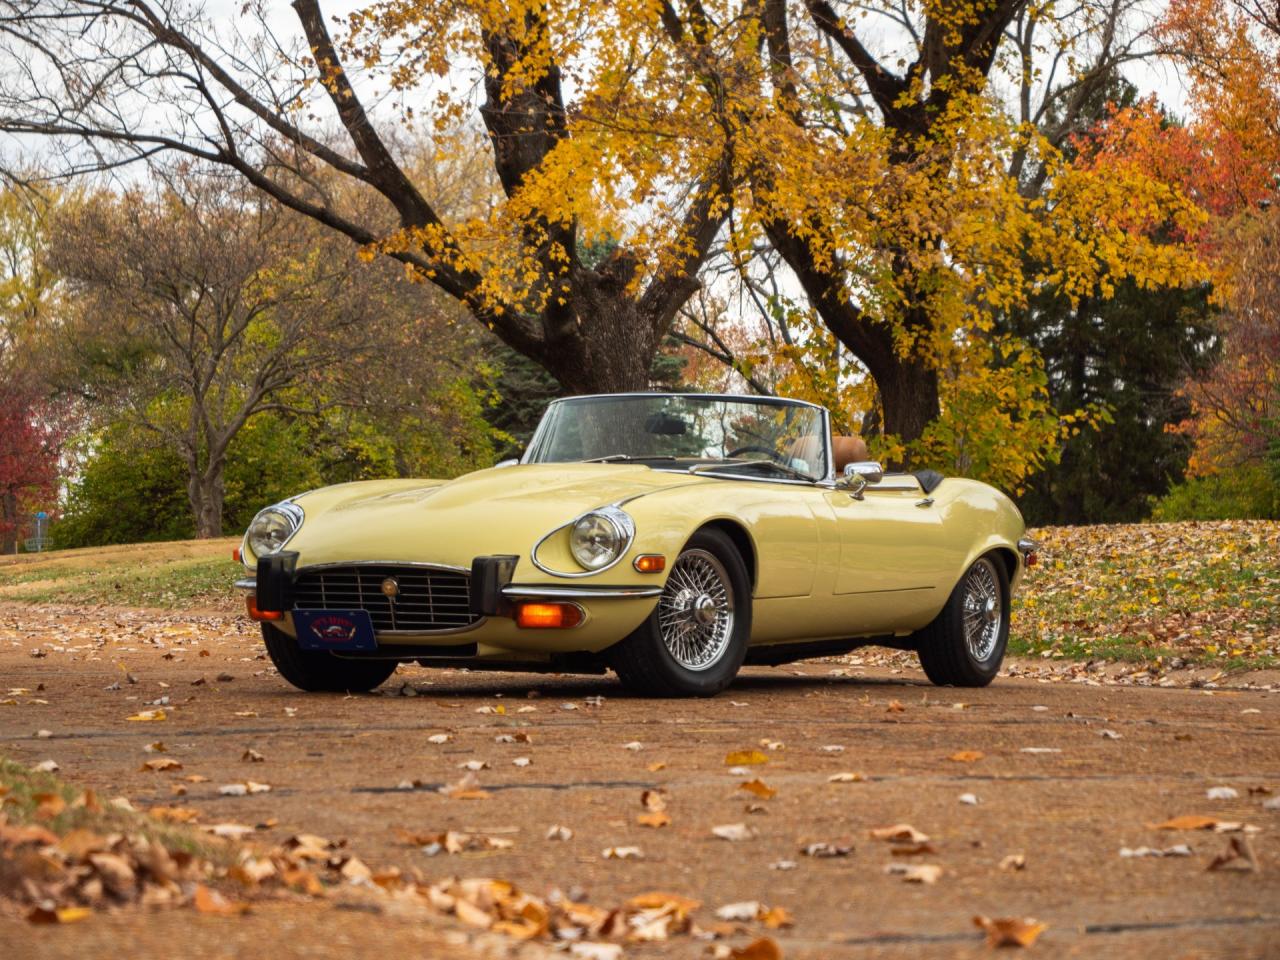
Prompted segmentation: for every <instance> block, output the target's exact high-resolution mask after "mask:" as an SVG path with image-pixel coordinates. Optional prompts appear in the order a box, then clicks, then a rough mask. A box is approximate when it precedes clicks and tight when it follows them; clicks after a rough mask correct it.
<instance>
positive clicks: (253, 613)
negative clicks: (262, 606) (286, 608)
mask: <svg viewBox="0 0 1280 960" xmlns="http://www.w3.org/2000/svg"><path fill="white" fill-rule="evenodd" d="M244 605H245V606H246V607H247V608H248V610H249V619H250V620H281V619H283V618H284V614H283V613H281V612H280V611H279V610H259V609H258V598H257V597H254V596H248V597H245V598H244Z"/></svg>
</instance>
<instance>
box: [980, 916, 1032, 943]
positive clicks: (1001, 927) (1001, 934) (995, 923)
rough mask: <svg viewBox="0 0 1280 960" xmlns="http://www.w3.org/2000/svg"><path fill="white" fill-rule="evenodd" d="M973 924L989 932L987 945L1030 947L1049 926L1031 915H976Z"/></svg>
mask: <svg viewBox="0 0 1280 960" xmlns="http://www.w3.org/2000/svg"><path fill="white" fill-rule="evenodd" d="M973 925H974V926H975V927H978V928H980V929H981V930H984V931H985V932H986V934H987V945H988V946H992V947H1029V946H1031V945H1032V944H1033V943H1035V942H1036V938H1037V937H1039V936H1040V934H1042V933H1044V932H1045V930H1046V929H1047V926H1046V925H1045V924H1043V923H1040V922H1039V921H1038V920H1035V919H1033V918H1031V917H1025V918H1022V919H1019V918H1017V917H996V918H994V919H993V918H991V917H982V916H978V917H974V918H973Z"/></svg>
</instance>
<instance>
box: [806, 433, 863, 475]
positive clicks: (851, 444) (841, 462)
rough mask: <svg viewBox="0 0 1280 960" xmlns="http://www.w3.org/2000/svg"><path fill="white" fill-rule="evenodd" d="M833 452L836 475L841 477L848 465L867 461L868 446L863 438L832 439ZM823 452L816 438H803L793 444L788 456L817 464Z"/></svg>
mask: <svg viewBox="0 0 1280 960" xmlns="http://www.w3.org/2000/svg"><path fill="white" fill-rule="evenodd" d="M831 450H832V454H833V455H834V458H835V461H836V462H835V473H836V476H839V475H840V471H841V470H843V469H844V467H845V464H847V463H857V462H859V461H861V460H866V459H867V445H866V443H865V442H864V441H863V439H862V438H861V437H832V438H831ZM820 453H821V450H820V449H819V447H818V440H817V438H816V437H802V438H800V439H799V440H796V441H795V442H794V443H792V444H791V449H790V450H788V451H787V456H789V457H794V458H795V459H797V460H804V461H805V462H807V463H810V464H816V462H817V460H818V456H819V454H820Z"/></svg>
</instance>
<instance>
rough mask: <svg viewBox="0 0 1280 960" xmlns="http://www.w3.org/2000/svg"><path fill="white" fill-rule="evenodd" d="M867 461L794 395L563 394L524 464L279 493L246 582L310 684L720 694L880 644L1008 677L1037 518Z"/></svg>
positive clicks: (286, 670)
mask: <svg viewBox="0 0 1280 960" xmlns="http://www.w3.org/2000/svg"><path fill="white" fill-rule="evenodd" d="M865 456H866V454H865V447H864V446H863V445H862V443H861V441H860V440H856V439H855V438H848V437H834V438H833V437H832V436H831V429H830V418H829V417H828V415H827V411H826V410H824V409H823V408H821V407H818V406H814V405H812V404H808V403H801V402H799V401H795V400H782V399H775V398H764V397H737V396H720V395H705V394H683V393H681V394H670V393H636V394H618V395H603V396H591V397H569V398H566V399H563V400H556V401H554V402H552V403H551V404H550V405H549V406H548V407H547V410H546V413H545V414H544V416H543V418H542V422H541V423H540V424H539V426H538V429H537V431H536V433H535V434H534V436H533V439H532V441H531V442H530V444H529V448H528V450H526V451H525V453H524V456H523V457H521V458H520V460H518V461H515V460H512V461H508V462H506V463H500V464H498V465H497V466H496V467H494V468H492V469H489V470H481V471H479V472H476V473H471V474H468V475H466V476H464V477H459V478H458V479H456V480H447V481H446V480H373V481H367V482H362V483H348V484H341V485H339V486H333V487H325V488H323V489H320V490H313V491H311V492H309V493H304V494H301V495H299V496H296V497H293V498H291V499H289V500H286V501H285V502H283V503H278V504H276V505H275V506H271V507H267V508H266V509H265V510H263V511H262V512H260V513H259V514H258V515H257V517H255V518H254V520H253V522H252V523H251V524H250V525H249V529H248V531H247V532H246V533H245V536H244V542H243V544H242V545H241V547H240V556H241V559H242V561H243V563H244V565H245V567H246V568H247V569H248V571H249V572H251V573H252V574H253V575H252V576H250V577H248V578H246V579H243V580H240V581H238V582H237V584H236V585H237V586H238V587H239V588H241V589H242V590H244V591H245V592H246V593H247V603H248V609H249V615H250V616H251V617H253V618H254V619H255V620H259V621H261V622H262V632H263V636H264V637H265V639H266V645H267V652H268V653H269V654H270V656H271V659H272V661H273V662H274V663H275V665H276V667H277V668H278V669H279V671H280V674H281V676H283V677H284V678H285V679H286V680H288V681H289V682H290V683H292V684H294V685H295V686H297V687H300V688H302V689H303V690H371V689H373V688H374V687H376V686H378V685H379V684H380V683H382V682H383V681H384V680H386V679H387V678H388V677H389V676H390V675H391V673H392V672H393V671H394V670H395V667H396V664H397V663H398V662H402V661H417V662H418V663H421V664H423V665H426V666H432V665H439V666H466V667H470V668H472V669H482V668H489V669H500V670H537V671H555V672H582V673H603V672H604V671H605V670H606V669H607V668H612V669H613V670H614V671H615V672H616V673H617V674H618V676H619V677H620V678H621V679H622V680H623V682H624V683H625V684H627V685H628V686H629V687H632V688H634V689H635V690H637V691H641V692H644V693H650V694H657V695H666V696H673V695H711V694H715V693H717V692H719V691H720V690H723V689H724V688H725V687H726V686H728V685H729V683H730V682H731V681H732V680H733V678H734V675H735V674H737V672H738V669H739V668H740V667H741V666H742V665H743V664H744V663H753V664H780V663H788V662H790V661H793V660H799V659H803V658H806V657H814V656H824V655H830V654H839V653H845V652H847V651H849V650H852V649H854V648H855V647H859V646H864V645H867V644H879V645H883V646H889V647H897V648H899V649H910V650H916V651H918V652H919V655H920V662H921V664H922V665H923V666H924V670H925V672H926V673H927V674H928V676H929V678H930V679H931V680H932V681H933V682H934V683H939V684H955V685H959V686H983V685H985V684H988V683H990V682H991V680H992V678H993V677H994V676H995V675H996V671H997V670H998V669H999V667H1000V662H1001V660H1002V659H1003V657H1004V651H1005V644H1006V642H1007V639H1008V635H1009V595H1010V591H1011V590H1012V589H1013V588H1014V586H1016V585H1017V582H1018V579H1019V577H1020V576H1021V575H1022V572H1023V569H1024V568H1025V567H1026V566H1027V565H1028V564H1029V563H1030V562H1032V561H1033V559H1034V555H1033V550H1034V546H1035V545H1034V544H1033V543H1032V542H1031V541H1029V540H1025V539H1023V522H1022V517H1021V515H1020V514H1019V513H1018V510H1017V508H1016V507H1015V506H1014V505H1013V503H1012V502H1011V501H1010V500H1009V499H1008V498H1007V497H1006V496H1004V494H1002V493H1000V492H999V491H998V490H994V489H992V488H991V487H989V486H986V485H985V484H981V483H977V482H975V481H972V480H963V479H957V478H945V479H944V478H943V477H942V476H940V475H938V474H936V473H933V472H929V471H924V472H920V473H914V474H912V473H901V474H893V473H889V474H886V473H884V472H883V471H882V470H881V468H880V466H879V465H878V464H876V463H873V462H869V461H867V460H865Z"/></svg>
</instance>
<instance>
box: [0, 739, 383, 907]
mask: <svg viewBox="0 0 1280 960" xmlns="http://www.w3.org/2000/svg"><path fill="white" fill-rule="evenodd" d="M0 763H2V765H3V770H0V772H2V773H3V774H4V776H3V778H2V780H3V782H0V909H6V910H8V911H10V912H14V911H17V912H20V913H21V914H23V915H24V916H26V917H27V919H29V920H31V921H32V922H35V923H70V922H73V921H76V920H83V919H84V918H86V917H88V916H90V915H91V914H92V913H93V912H94V911H95V910H102V909H110V908H112V907H121V906H127V905H132V904H140V905H144V906H149V907H163V906H173V907H185V906H190V907H193V908H194V909H196V910H197V911H199V912H202V913H212V914H224V915H233V914H237V913H242V912H244V911H246V910H247V909H249V904H248V903H247V902H245V901H243V900H241V899H240V897H241V896H244V895H250V894H255V895H273V894H285V893H289V894H301V895H306V896H317V895H321V894H323V893H324V892H325V889H326V885H325V882H324V881H328V882H329V883H334V882H341V881H343V880H347V879H352V878H360V879H365V878H368V877H371V876H372V872H371V871H369V870H368V868H367V867H365V866H364V865H363V864H362V863H360V861H359V860H358V859H356V858H355V857H354V856H352V855H351V854H350V853H348V852H347V851H345V850H344V849H342V845H341V844H336V843H330V842H329V841H328V840H325V839H323V838H320V837H313V836H310V835H301V836H297V837H292V838H290V839H289V840H288V841H286V842H285V843H284V844H283V845H281V846H280V847H277V848H275V849H272V850H270V851H266V852H259V851H256V850H254V849H252V848H250V847H249V846H247V845H244V844H241V843H238V842H236V840H237V838H239V837H242V836H243V835H244V833H245V832H252V828H249V827H246V828H242V829H235V830H228V829H225V828H226V827H227V826H228V825H219V826H216V827H210V828H205V829H204V830H202V831H197V830H195V829H194V828H192V827H188V826H183V825H181V824H182V823H183V822H184V818H183V817H181V816H175V815H174V811H175V810H181V809H182V808H168V807H162V808H157V809H155V810H153V811H152V812H151V815H150V816H146V815H144V814H142V813H141V812H139V811H137V810H135V809H134V807H133V806H132V804H130V803H129V801H128V800H126V799H125V798H123V797H117V798H115V799H112V800H109V801H106V802H103V801H101V800H99V798H98V797H97V796H96V795H95V793H94V792H93V791H92V790H85V791H83V792H76V791H74V790H72V789H71V788H70V787H68V786H67V785H65V784H62V783H61V782H59V781H57V780H56V779H54V778H53V777H52V776H51V775H50V774H49V773H48V772H47V771H40V770H26V769H25V768H21V767H19V766H18V765H16V764H12V763H8V762H4V761H0Z"/></svg>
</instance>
